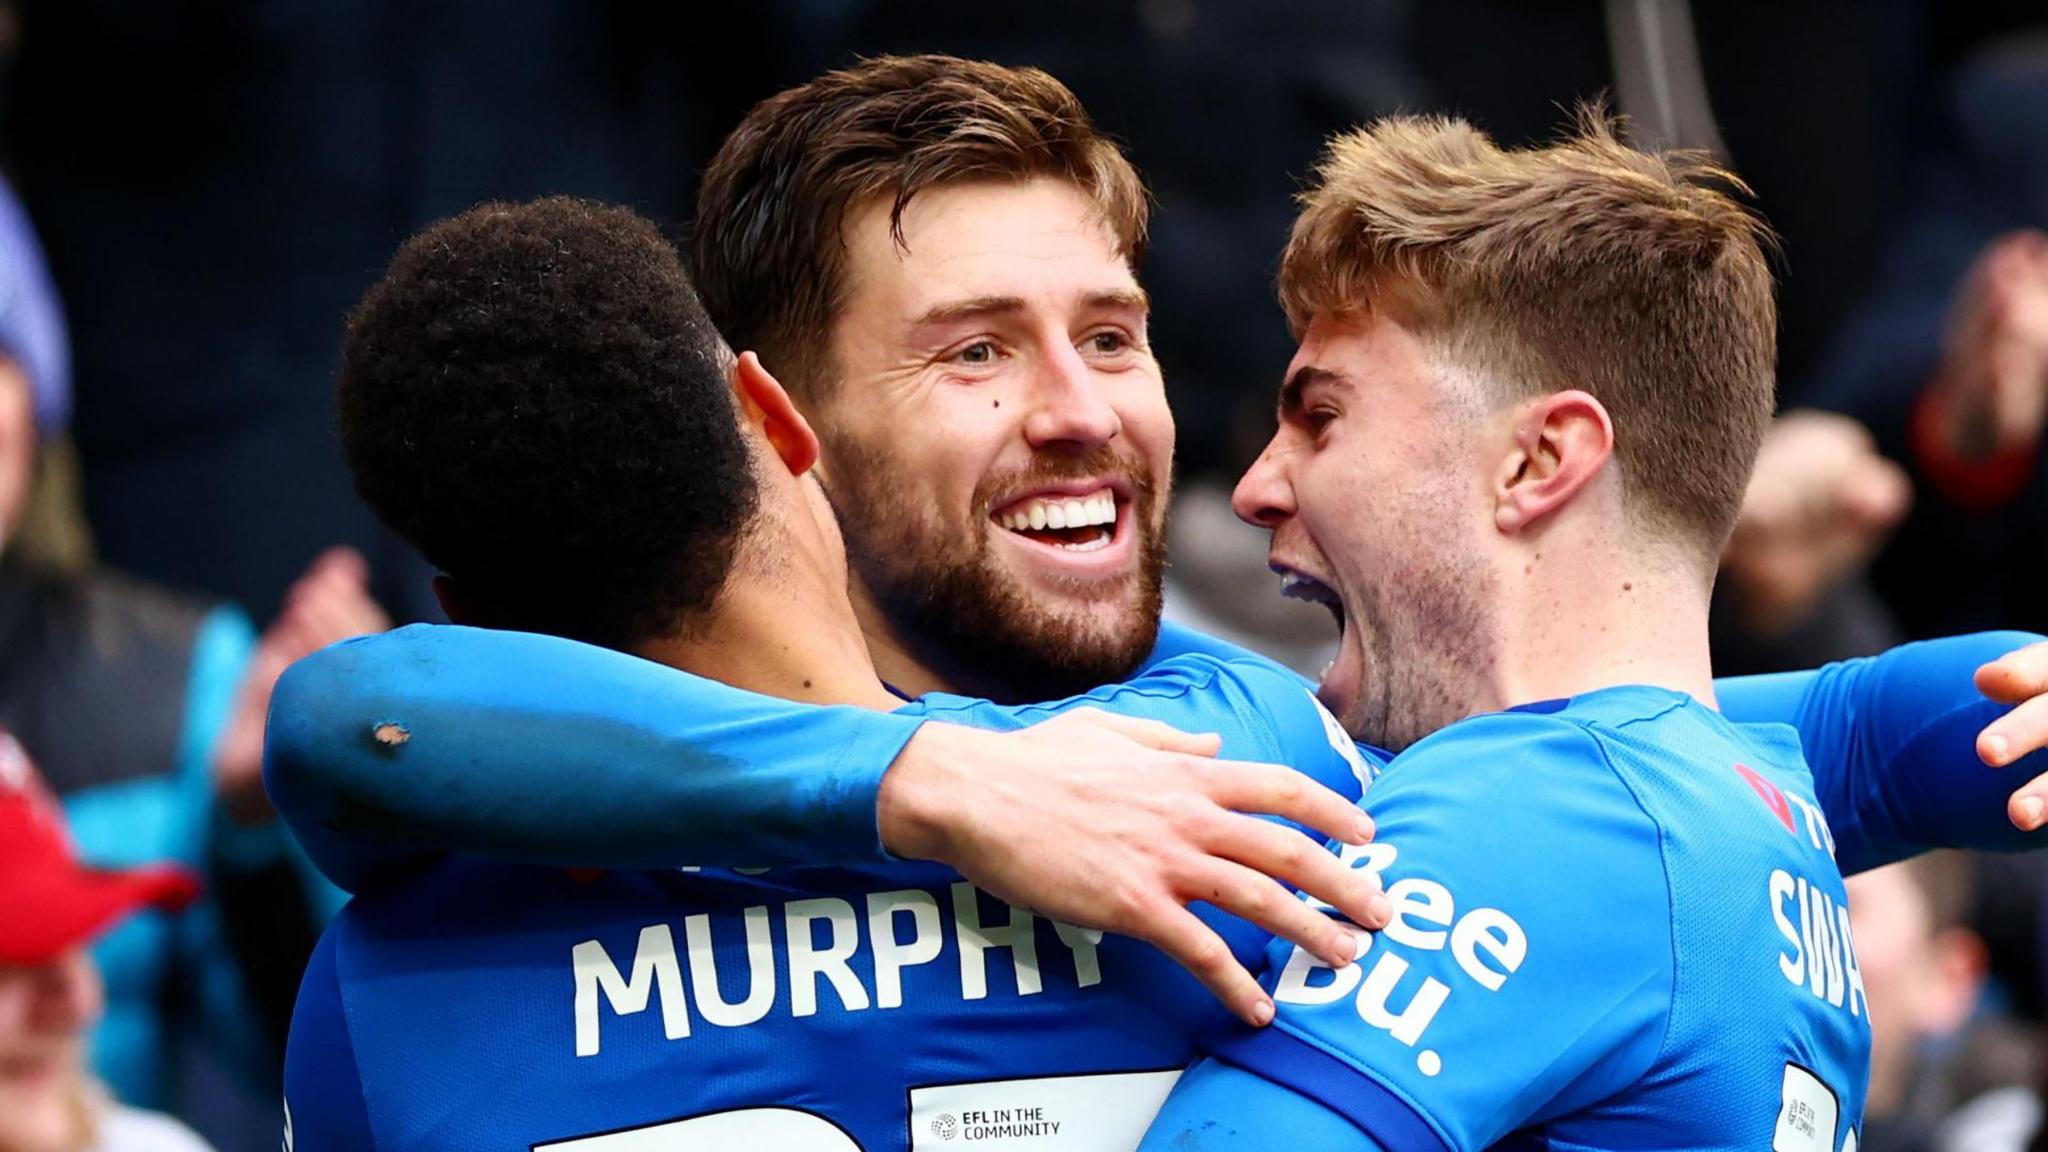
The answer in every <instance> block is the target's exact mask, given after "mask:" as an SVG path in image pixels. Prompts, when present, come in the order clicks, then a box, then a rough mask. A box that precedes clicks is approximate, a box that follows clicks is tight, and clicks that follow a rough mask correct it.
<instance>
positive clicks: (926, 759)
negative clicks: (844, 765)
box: [875, 724, 977, 862]
mask: <svg viewBox="0 0 2048 1152" xmlns="http://www.w3.org/2000/svg"><path fill="white" fill-rule="evenodd" d="M972 735H977V734H976V733H973V732H971V731H970V730H968V729H963V728H960V727H957V726H955V725H951V724H925V725H923V726H921V727H919V728H918V730H917V734H916V735H914V736H912V737H911V738H910V741H909V742H908V743H906V744H905V745H904V746H903V750H902V751H901V752H898V753H897V754H896V759H894V760H892V761H890V763H889V767H888V769H887V770H886V771H885V772H883V773H882V785H881V788H880V789H879V790H877V792H876V793H875V827H876V830H877V831H878V832H880V834H881V838H882V849H883V850H884V851H886V852H887V853H889V855H891V856H894V857H897V858H898V859H902V860H938V861H941V862H943V861H944V860H945V859H946V855H945V853H946V844H947V841H948V825H947V817H948V815H949V814H951V810H952V809H953V808H955V807H957V805H955V804H953V802H952V797H953V796H955V795H957V786H958V779H957V773H956V771H955V769H954V768H953V765H955V764H958V763H961V762H962V761H961V756H962V754H963V745H964V740H963V738H964V737H968V736H972Z"/></svg>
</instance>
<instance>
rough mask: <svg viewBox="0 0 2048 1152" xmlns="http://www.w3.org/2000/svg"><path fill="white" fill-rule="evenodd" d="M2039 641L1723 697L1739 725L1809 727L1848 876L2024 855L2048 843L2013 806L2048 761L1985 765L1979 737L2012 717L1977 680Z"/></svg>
mask: <svg viewBox="0 0 2048 1152" xmlns="http://www.w3.org/2000/svg"><path fill="white" fill-rule="evenodd" d="M2037 639H2039V637H2036V636H2033V635H2030V634H2027V633H2022V632H1983V633H1975V634H1972V635H1968V636H1957V637H1951V638H1948V639H1943V640H1931V641H1924V642H1921V643H1917V644H1907V645H1903V646H1901V647H1898V648H1894V649H1892V650H1891V651H1889V652H1886V653H1884V654H1883V655H1880V656H1872V657H1867V658H1864V659H1860V660H1847V661H1843V662H1841V663H1839V664H1831V665H1829V666H1827V667H1826V668H1822V669H1820V670H1818V671H1815V672H1799V673H1787V674H1783V675H1778V676H1754V677H1743V678H1739V679H1735V680H1724V681H1721V682H1720V683H1719V684H1717V685H1716V687H1717V690H1718V692H1719V695H1720V701H1721V706H1722V709H1723V711H1724V712H1726V713H1727V715H1728V716H1729V717H1730V718H1732V719H1736V720H1744V721H1777V722H1781V723H1788V724H1792V725H1793V726H1794V727H1796V728H1798V729H1799V733H1800V738H1801V741H1802V742H1803V743H1804V745H1805V747H1806V754H1807V763H1808V764H1809V765H1810V766H1811V767H1812V769H1813V775H1814V787H1815V792H1816V795H1817V797H1818V799H1819V800H1820V804H1821V808H1822V811H1823V812H1824V814H1825V815H1826V816H1827V819H1828V823H1829V826H1830V827H1831V828H1832V829H1833V831H1834V834H1835V840H1836V851H1837V859H1838V860H1839V862H1840V864H1841V866H1842V871H1843V872H1844V873H1854V872H1860V871H1863V870H1865V869H1868V868H1874V867H1877V866H1879V865H1881V864H1886V863H1890V862H1892V861H1894V860H1899V859H1903V858H1905V857H1907V856H1912V855H1915V854H1917V853H1920V852H1924V851H1927V850H1929V849H1933V848H1975V849H1981V850H1986V851H2019V850H2023V849H2028V848H2038V847H2042V846H2043V845H2044V844H2048V838H2044V837H2043V836H2042V835H2041V834H2038V833H2035V834H2029V833H2023V832H2020V831H2019V830H2017V829H2015V828H2014V827H2013V826H2012V824H2011V823H2010V821H2008V820H2007V818H2006V800H2007V798H2008V796H2009V795H2010V794H2011V793H2012V792H2013V790H2014V789H2016V788H2018V787H2019V786H2020V785H2021V784H2022V783H2024V782H2025V781H2027V780H2028V779H2029V778H2031V777H2033V776H2035V775H2038V774H2039V773H2040V772H2042V771H2043V770H2044V769H2048V757H2044V755H2043V754H2041V753H2036V754H2034V755H2032V756H2029V757H2027V758H2025V759H2023V760H2021V761H2020V762H2018V763H2015V764H2012V765H2009V766H2007V767H2005V768H1991V767H1988V766H1987V765H1985V764H1984V762H1983V761H1982V760H1981V759H1979V758H1978V756H1977V748H1976V743H1977V735H1978V733H1979V732H1981V731H1982V730H1983V728H1984V726H1985V725H1987V724H1989V723H1990V722H1991V721H1992V720H1994V719H1996V718H1997V717H1998V716H2000V715H2002V714H2003V713H2005V712H2006V711H2007V710H2008V708H2007V706H2006V705H2003V704H1999V703H1997V702H1995V701H1992V700H1989V699H1987V698H1985V697H1984V695H1983V694H1982V693H1980V692H1978V691H1977V688H1976V686H1975V684H1974V683H1973V681H1972V676H1973V674H1974V673H1975V672H1976V670H1977V668H1978V667H1979V666H1980V665H1982V664H1984V663H1986V662H1988V661H1991V660H1994V659H1996V658H1998V657H1999V656H2002V655H2004V654H2005V653H2007V652H2010V651H2013V650H2015V649H2017V648H2020V647H2023V646H2025V645H2027V644H2029V643H2032V642H2033V641H2035V640H2037Z"/></svg>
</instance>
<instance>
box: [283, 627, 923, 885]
mask: <svg viewBox="0 0 2048 1152" xmlns="http://www.w3.org/2000/svg"><path fill="white" fill-rule="evenodd" d="M921 723H922V721H921V719H920V718H917V717H913V716H900V715H895V714H891V713H884V712H874V711H870V710H867V709H862V708H804V707H800V706H797V705H792V704H790V703H788V702H787V701H782V700H775V699H771V698H769V697H765V696H757V695H755V694H753V693H750V692H742V691H739V690H737V689H734V688H729V687H727V686H725V685H723V684H719V683H717V682H715V681H711V680H705V679H702V678H700V677H696V676H691V675H688V674H686V673H683V672H678V671H676V670H674V669H671V668H666V667H662V666H660V665H657V664H652V663H649V662H647V661H644V660H640V659H637V658H635V657H632V656H627V655H625V654H623V653H619V652H613V651H610V650H608V649H603V648H596V647H592V646H589V645H584V644H577V643H574V642H571V641H567V640H561V639H557V638H555V637H549V636H538V635H533V634H529V633H519V632H497V631H487V630H482V629H472V628H453V627H436V626H432V625H414V626H412V627H409V628H402V629H399V630H398V631H396V632H392V633H388V634H385V635H382V636H370V637H364V638H361V639H358V640H351V641H347V642H344V643H341V644H337V645H334V646H332V647H330V648H326V649H324V650H322V651H320V652H318V653H315V654H314V655H313V656H311V657H308V658H307V659H305V660H302V661H300V662H299V663H297V664H295V665H293V666H292V667H291V668H290V669H289V670H288V671H287V672H286V673H285V674H284V676H283V677H282V678H281V679H280V680H279V681H278V686H277V689H276V693H275V695H274V697H273V699H272V704H271V713H270V724H269V733H268V737H267V741H266V746H265V761H266V763H265V783H266V785H267V786H268V788H269V791H270V794H271V797H272V799H273V800H274V801H275V802H276V804H277V805H278V808H279V811H280V812H282V813H283V815H284V816H285V818H286V819H287V820H288V821H289V822H290V823H291V825H292V830H293V831H294V832H295V833H296V834H297V835H298V836H299V838H300V840H301V841H302V842H303V843H304V844H305V846H306V849H307V852H308V854H309V855H311V856H312V858H313V860H314V862H315V863H317V864H318V865H319V866H320V868H321V870H322V871H324V872H326V873H327V874H328V876H329V877H331V878H332V879H333V880H334V881H335V882H336V883H338V884H341V885H342V886H343V887H345V888H351V889H353V888H354V887H355V886H356V885H358V884H360V883H361V882H362V881H363V880H364V879H366V878H367V877H369V876H370V875H372V874H374V873H376V872H378V871H380V870H382V869H385V868H389V867H393V866H396V865H400V864H403V863H404V862H406V861H407V860H410V859H413V858H415V857H416V856H419V855H422V854H440V853H456V854H472V855H483V856H498V857H505V858H509V859H517V860H522V861H528V862H535V863H547V864H561V865H577V864H581V865H591V866H601V867H621V868H623V867H642V868H655V867H675V866H678V865H683V864H692V863H706V864H724V865H735V864H738V865H754V864H758V865H771V864H788V863H797V862H812V863H816V862H851V861H860V860H873V859H877V858H879V857H881V856H882V854H883V852H882V845H881V842H880V839H879V835H878V832H877V829H876V825H875V809H876V794H877V792H878V790H879V789H880V786H881V778H882V774H883V772H884V771H885V770H886V769H887V768H888V766H889V763H890V761H892V760H893V759H894V758H895V757H896V756H897V754H898V753H899V752H901V751H902V749H903V746H904V745H905V744H906V743H907V742H908V741H909V740H910V738H911V736H912V735H913V734H914V733H915V732H916V731H917V729H918V727H919V725H920V724H921Z"/></svg>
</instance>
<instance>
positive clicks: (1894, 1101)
mask: <svg viewBox="0 0 2048 1152" xmlns="http://www.w3.org/2000/svg"><path fill="white" fill-rule="evenodd" d="M1970 869H1971V864H1970V860H1969V858H1968V857H1965V856H1962V855H1960V854H1958V853H1954V852H1937V853H1934V854H1932V855H1928V856H1923V857H1920V858H1918V859H1915V860H1911V861H1908V862H1906V863H1904V864H1894V865H1891V866H1890V867H1887V868H1879V869H1877V870H1876V871H1873V872H1865V873H1863V874H1861V875H1858V876H1852V877H1850V878H1849V881H1848V885H1849V915H1850V924H1851V930H1852V931H1853V932H1854V933H1855V937H1856V960H1857V966H1858V968H1859V970H1860V971H1861V973H1862V976H1863V986H1864V989H1865V991H1866V993H1867V994H1868V997H1869V1000H1868V1007H1869V1011H1870V1088H1869V1095H1868V1097H1867V1098H1866V1101H1865V1105H1864V1129H1863V1143H1862V1147H1863V1148H1864V1149H1865V1150H1866V1152H1929V1150H1931V1149H1933V1148H1934V1147H1935V1144H1934V1134H1935V1130H1934V1122H1935V1120H1936V1119H1937V1118H1938V1117H1939V1116H1940V1114H1941V1112H1942V1111H1943V1110H1945V1108H1946V1105H1947V1101H1946V1100H1945V1099H1944V1098H1943V1097H1944V1096H1945V1092H1944V1088H1943V1084H1942V1078H1941V1075H1940V1073H1941V1071H1942V1069H1941V1065H1940V1062H1939V1061H1938V1060H1934V1059H1930V1053H1931V1052H1933V1051H1934V1049H1935V1048H1936V1046H1937V1045H1938V1043H1939V1042H1941V1041H1943V1040H1948V1039H1951V1038H1953V1036H1954V1035H1955V1033H1957V1032H1958V1031H1960V1030H1961V1028H1962V1027H1963V1025H1964V1023H1965V1022H1967V1021H1968V1020H1969V1019H1970V1015H1971V1013H1972V1012H1973V1011H1974V1010H1975V1009H1976V1006H1977V996H1978V992H1979V991H1980V990H1981V989H1982V987H1983V984H1984V975H1985V955H1984V942H1983V941H1982V940H1980V939H1978V938H1977V936H1976V934H1975V933H1973V932H1972V931H1970V929H1969V922H1970V904H1971V895H1970V887H1971V871H1970Z"/></svg>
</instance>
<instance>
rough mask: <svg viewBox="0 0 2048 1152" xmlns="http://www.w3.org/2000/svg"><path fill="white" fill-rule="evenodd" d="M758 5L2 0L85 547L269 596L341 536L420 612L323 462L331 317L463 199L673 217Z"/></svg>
mask: <svg viewBox="0 0 2048 1152" xmlns="http://www.w3.org/2000/svg"><path fill="white" fill-rule="evenodd" d="M820 6H821V7H822V6H823V5H820ZM764 7H766V6H765V5H757V4H724V5H711V6H709V7H705V6H698V5H687V4H673V3H669V2H668V0H587V2H586V0H435V2H434V3H432V4H419V3H414V2H413V0H350V2H348V3H340V4H327V3H310V4H309V3H276V2H274V0H208V2H207V3H201V4H191V3H167V4H159V3H137V2H134V0H43V2H37V0H23V2H22V3H21V4H20V16H21V19H20V50H19V54H18V59H16V60H15V61H14V63H13V67H12V69H11V70H10V72H11V74H10V75H9V77H8V81H9V82H8V84H7V87H6V90H5V100H4V111H5V113H6V116H5V123H4V128H5V143H6V149H7V158H8V160H9V162H10V164H11V167H10V169H9V171H10V172H11V173H13V174H14V175H15V176H16V177H17V183H18V186H19V188H20V190H21V195H22V198H23V200H24V201H25V202H26V203H27V205H28V207H29V210H30V213H31V215H32V216H33V217H34V218H35V220H36V223H37V226H38V229H39V230H40V232H41V235H42V238H43V240H44V241H45V243H46V244H47V246H48V249H49V252H50V257H51V264H52V267H53V269H54V271H55V275H56V279H57V283H58V286H59V288H60V289H61V290H62V292H63V295H64V302H65V305H66V308H67V310H68V311H69V312H70V314H71V317H72V320H73V322H74V329H75V331H76V332H77V333H79V334H80V336H81V339H80V340H79V341H78V343H77V345H76V348H75V351H76V354H77V380H78V406H77V414H76V419H75V421H74V422H73V430H74V432H75V435H76V437H77V444H78V451H79V456H80V459H81V461H82V464H83V468H82V475H83V481H84V497H85V506H86V510H87V512H88V514H89V519H90V521H91V523H92V526H93V531H94V534H95V537H96V539H97V541H98V543H99V546H100V554H101V555H102V556H103V557H104V558H105V559H106V560H107V562H108V563H110V564H112V565H114V566H116V567H118V568H120V569H121V570H123V571H128V572H133V573H135V574H137V575H140V576H143V577H145V578H147V579H149V580H151V581H156V582H161V583H165V584H169V585H171V586H173V587H178V588H185V589H192V590H195V591H199V592H203V593H205V594H207V595H210V596H216V597H221V598H225V599H228V600H232V601H234V602H236V603H238V604H241V605H243V606H244V607H246V608H247V609H249V610H250V611H252V612H254V613H256V614H257V615H258V616H259V617H264V618H267V617H268V616H269V615H270V614H271V613H273V612H275V611H276V610H277V609H278V607H279V606H280V605H281V603H282V601H283V597H284V593H285V590H286V589H287V588H288V587H289V586H290V585H291V583H292V581H293V580H294V579H295V578H296V576H297V575H298V574H299V572H300V571H301V570H302V569H303V568H304V567H305V565H306V563H307V560H308V558H310V557H312V556H313V555H314V554H316V553H317V552H319V551H320V550H321V549H322V548H324V547H326V546H327V545H329V544H332V543H336V542H339V543H345V544H348V545H350V546H351V547H353V548H355V549H356V550H357V551H358V552H360V553H362V554H363V555H364V556H366V557H368V558H370V559H371V560H372V568H373V571H374V578H375V580H376V584H375V587H376V588H377V589H378V590H379V592H380V593H381V595H380V599H381V600H382V601H383V602H384V603H386V604H389V605H392V606H393V607H394V608H395V609H396V611H397V612H398V613H399V615H401V616H403V617H406V618H420V617H422V616H433V615H434V614H435V609H434V608H433V606H432V598H431V596H430V595H429V594H428V592H427V588H428V576H429V575H430V573H429V572H427V571H426V570H425V568H424V565H423V564H421V562H420V561H418V560H417V559H416V558H413V557H412V555H411V553H410V550H408V549H405V548H404V547H403V546H402V545H400V544H399V543H398V542H397V540H396V538H395V537H392V536H390V535H389V534H388V533H385V532H384V531H382V530H381V529H380V528H379V527H378V526H377V524H376V522H375V520H374V518H373V517H371V515H370V514H369V512H368V510H367V509H365V508H364V507H363V506H362V505H361V503H360V502H358V501H357V500H356V498H355V493H354V490H353V489H352V488H351V486H350V484H349V480H348V476H347V473H346V471H345V470H344V469H343V467H342V463H341V456H340V452H339V449H338V447H337V445H336V442H335V438H334V434H333V424H334V417H333V372H334V365H335V362H336V356H337V353H338V351H339V344H340V333H341V321H342V317H343V315H344V314H345V313H346V312H347V310H348V309H349V308H350V307H352V306H353V305H354V304H355V302H356V301H357V300H359V299H360V298H361V296H362V293H363V290H364V289H365V288H367V287H368V286H369V283H370V281H371V280H372V279H374V278H375V275H376V271H377V269H379V268H381V267H383V266H384V263H385V261H386V260H388V259H389V258H390V255H391V250H392V249H393V248H394V247H395V246H396V245H397V243H398V241H399V240H400V239H401V238H403V237H404V236H406V235H407V234H409V233H411V232H413V231H414V230H416V229H417V228H419V227H420V226H421V225H424V224H425V223H427V222H428V221H430V220H434V219H438V218H440V217H442V216H446V215H450V214H452V213H455V212H458V211H461V210H462V209H465V208H468V207H470V206H472V205H474V204H476V203H478V202H479V201H483V200H489V199H514V200H516V199H524V198H527V197H532V196H539V195H544V194H547V193H553V192H567V193H574V194H577V195H583V196H591V197H595V198H598V199H602V200H607V201H611V202H616V203H625V204H631V205H633V206H634V207H636V208H638V209H640V210H642V211H643V212H646V213H647V214H649V215H650V216H653V217H654V218H655V219H661V220H675V219H677V218H678V215H679V214H678V212H677V211H676V209H677V208H678V206H679V205H682V204H685V203H688V202H689V198H690V196H691V194H692V193H693V192H694V186H693V177H692V173H693V172H694V171H695V167H696V166H697V165H699V164H701V163H702V162H703V161H704V160H705V159H707V158H708V157H709V156H710V154H711V150H712V148H713V147H714V146H715V145H716V144H717V141H718V138H719V135H720V134H722V133H723V132H724V131H725V130H726V128H728V127H729V126H730V125H731V124H732V123H734V122H736V121H737V120H738V118H739V112H740V110H741V109H742V108H743V107H744V105H741V106H739V107H732V106H730V104H729V101H731V100H732V99H734V96H733V95H732V94H733V93H734V92H735V91H736V90H739V89H741V88H743V87H746V88H751V87H752V86H753V85H756V84H758V85H765V87H761V88H759V89H758V91H757V92H756V94H757V95H766V94H767V93H768V92H772V91H774V90H775V88H776V87H777V86H778V85H777V83H776V76H777V69H776V64H775V62H776V60H777V59H778V58H779V54H780V51H781V40H782V39H783V36H782V35H781V34H778V33H773V32H771V31H769V30H766V29H764V28H762V27H760V24H761V21H762V19H763V18H762V17H761V16H760V15H758V14H757V9H761V8H764ZM87 334H89V335H90V338H89V339H86V338H84V337H85V336H86V335H87Z"/></svg>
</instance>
